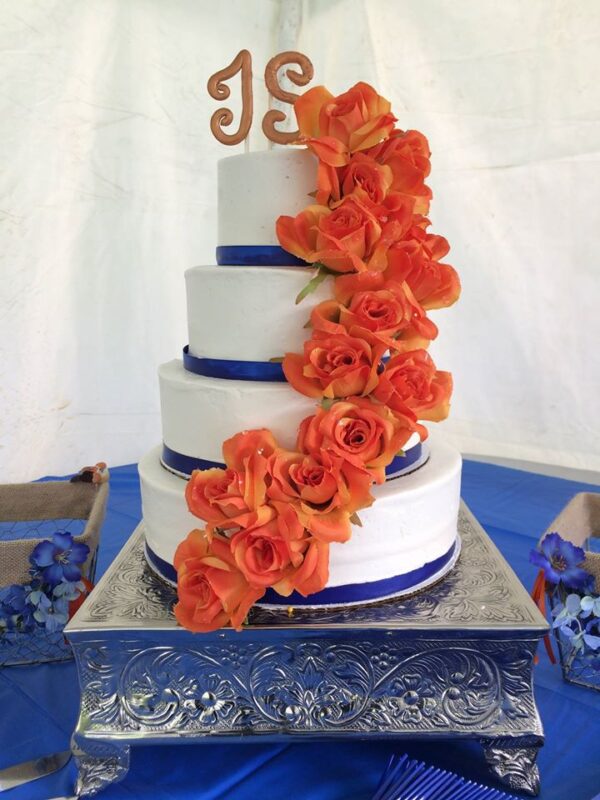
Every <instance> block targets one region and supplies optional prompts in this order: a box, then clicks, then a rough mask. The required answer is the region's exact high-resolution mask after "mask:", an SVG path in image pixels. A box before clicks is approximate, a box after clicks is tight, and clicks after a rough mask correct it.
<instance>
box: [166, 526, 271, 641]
mask: <svg viewBox="0 0 600 800" xmlns="http://www.w3.org/2000/svg"><path fill="white" fill-rule="evenodd" d="M174 563H175V569H176V570H177V594H178V602H177V604H176V605H175V608H174V612H175V617H176V619H177V621H178V622H179V624H180V625H182V626H183V627H184V628H187V629H188V630H190V631H194V632H197V633H206V632H208V631H214V630H217V629H218V628H221V627H223V626H224V625H226V624H227V623H230V624H231V625H232V626H233V627H235V628H236V629H238V630H239V629H240V628H241V625H242V623H243V621H244V619H245V617H246V615H247V614H248V611H249V610H250V607H251V606H252V605H253V604H254V603H255V602H256V601H257V600H258V599H259V598H260V597H262V595H263V594H264V588H263V587H257V586H250V585H249V584H248V583H247V581H246V580H245V578H244V576H243V575H242V573H241V572H240V571H239V570H237V568H236V567H235V563H234V561H233V558H232V555H231V551H230V547H229V542H228V541H227V539H225V538H224V537H220V536H214V537H213V538H212V539H211V540H210V541H209V539H208V537H207V536H206V534H205V533H204V532H203V531H199V530H194V531H191V533H190V534H189V535H188V537H187V539H185V540H184V541H183V542H182V543H181V544H180V545H179V547H178V548H177V551H176V553H175V560H174Z"/></svg>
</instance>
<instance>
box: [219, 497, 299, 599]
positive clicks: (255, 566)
mask: <svg viewBox="0 0 600 800" xmlns="http://www.w3.org/2000/svg"><path fill="white" fill-rule="evenodd" d="M307 546H308V541H307V535H306V532H305V529H304V526H303V525H301V523H300V521H299V520H298V517H297V516H296V514H295V513H294V510H293V509H292V507H291V506H289V505H282V506H281V507H280V509H279V514H278V516H277V517H275V519H272V520H270V521H269V522H267V523H266V524H265V525H260V524H259V525H252V526H250V527H249V528H245V529H243V530H241V531H239V532H238V533H236V534H235V535H234V536H233V537H232V539H231V552H232V554H233V557H234V559H235V563H236V564H237V566H238V568H239V569H240V570H241V571H242V573H243V574H244V576H245V578H246V580H247V581H248V583H251V584H252V585H255V586H265V587H266V586H273V587H274V588H275V589H276V590H277V591H278V588H277V587H278V584H279V583H280V582H281V581H283V580H284V579H285V578H289V576H290V574H291V572H292V570H293V569H294V568H295V567H298V566H300V564H301V563H302V558H303V554H304V551H305V550H306V548H307Z"/></svg>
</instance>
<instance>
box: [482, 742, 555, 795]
mask: <svg viewBox="0 0 600 800" xmlns="http://www.w3.org/2000/svg"><path fill="white" fill-rule="evenodd" d="M543 743H544V742H543V740H542V739H539V738H537V737H535V736H528V737H523V738H520V739H510V738H506V739H484V740H482V745H483V751H484V753H485V759H486V761H487V763H488V766H489V768H490V770H491V772H493V773H494V775H495V776H496V777H497V778H499V779H500V780H501V781H502V782H503V783H505V784H506V785H507V786H510V788H511V789H516V790H517V791H519V792H525V793H527V794H530V795H533V796H534V797H536V796H537V795H538V794H539V791H540V773H539V770H538V767H537V764H536V763H535V761H536V759H537V755H538V750H539V748H540V747H541V746H542V745H543Z"/></svg>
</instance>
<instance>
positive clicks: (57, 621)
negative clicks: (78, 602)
mask: <svg viewBox="0 0 600 800" xmlns="http://www.w3.org/2000/svg"><path fill="white" fill-rule="evenodd" d="M31 600H32V603H33V604H34V606H35V611H34V612H33V616H34V618H35V620H36V622H38V623H39V624H40V625H43V626H44V627H45V629H46V630H47V631H48V633H56V631H60V630H62V629H63V628H64V626H65V625H66V624H67V621H68V619H69V603H68V601H67V600H66V599H65V598H64V597H58V598H55V599H54V600H50V598H48V597H46V595H45V594H44V593H43V592H32V593H31Z"/></svg>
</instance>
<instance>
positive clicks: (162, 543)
mask: <svg viewBox="0 0 600 800" xmlns="http://www.w3.org/2000/svg"><path fill="white" fill-rule="evenodd" d="M160 456H161V448H160V447H156V448H154V449H153V450H151V451H150V452H149V453H147V454H146V455H145V456H144V457H143V458H142V460H141V461H140V464H139V473H140V484H141V491H142V509H143V515H144V527H145V533H146V555H147V558H148V562H149V564H150V566H151V567H152V568H153V569H154V570H155V571H156V572H157V573H158V574H159V575H160V576H161V577H162V578H164V579H165V580H167V581H169V582H171V583H173V582H175V581H176V577H177V576H176V573H175V569H174V567H173V557H174V555H175V550H176V549H177V545H178V544H179V543H180V542H181V541H182V540H183V539H185V537H186V536H187V534H188V533H189V532H190V531H191V530H192V529H193V528H201V527H202V521H201V520H199V519H198V518H197V517H195V516H194V515H193V514H191V513H190V512H189V511H188V509H187V505H186V502H185V497H184V492H185V484H186V481H185V479H183V478H180V477H178V476H177V475H174V474H172V473H171V472H169V471H167V470H166V469H165V468H164V467H163V466H162V465H161V463H160ZM460 473H461V457H460V454H459V453H458V452H457V451H456V450H454V449H453V448H451V447H449V446H448V445H446V444H444V443H443V442H440V441H434V442H433V444H432V445H431V448H430V457H429V460H428V461H427V463H426V464H424V465H423V466H422V467H420V468H419V469H418V470H416V471H415V472H413V473H411V474H409V475H404V476H402V477H399V478H396V479H394V480H389V481H387V482H386V483H385V484H383V485H381V486H375V487H374V488H373V495H374V497H375V503H374V504H373V505H372V506H371V507H370V508H367V509H364V510H363V511H361V512H360V519H361V522H362V527H359V526H353V531H352V538H351V539H350V541H348V542H346V543H344V544H336V543H334V544H332V545H331V547H330V557H329V580H328V582H327V585H326V587H325V588H324V589H323V590H322V591H321V592H318V593H316V594H313V595H310V596H309V597H306V598H305V597H302V595H300V594H297V593H294V594H293V595H291V596H290V597H282V596H281V595H278V594H277V593H276V592H274V591H272V590H268V591H267V593H266V594H265V596H264V597H263V598H262V599H261V601H260V603H259V605H286V606H296V605H302V606H310V607H318V606H331V605H335V606H338V605H354V604H360V603H369V602H374V601H376V600H383V599H387V598H390V597H396V596H398V595H402V594H409V593H412V592H415V591H418V590H419V589H422V588H424V587H425V586H428V585H430V584H431V583H434V582H435V581H437V580H439V579H440V578H441V577H443V575H445V574H446V572H448V571H449V570H450V569H451V568H452V566H453V565H454V563H455V562H456V559H457V557H458V553H459V549H460V542H459V539H458V535H457V522H458V508H459V503H460Z"/></svg>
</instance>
